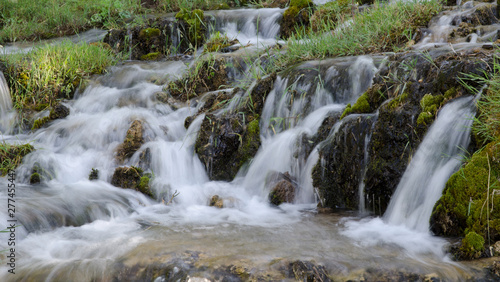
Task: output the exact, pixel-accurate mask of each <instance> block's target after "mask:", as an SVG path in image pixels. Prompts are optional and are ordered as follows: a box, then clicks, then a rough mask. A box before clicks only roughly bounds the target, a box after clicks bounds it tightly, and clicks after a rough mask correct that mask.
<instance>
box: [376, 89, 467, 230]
mask: <svg viewBox="0 0 500 282" xmlns="http://www.w3.org/2000/svg"><path fill="white" fill-rule="evenodd" d="M473 100H474V97H466V98H461V99H457V100H456V101H453V102H451V103H449V104H447V105H446V106H445V107H443V109H442V110H441V111H440V112H439V115H438V117H437V119H436V121H435V122H434V123H433V124H432V126H431V127H430V128H429V131H428V132H427V135H426V136H425V138H424V140H423V141H422V143H421V144H420V146H419V147H418V149H417V152H416V153H415V156H414V157H413V159H412V160H411V162H410V164H409V165H408V168H407V169H406V171H405V173H404V174H403V177H402V179H401V181H400V182H399V185H398V187H397V189H396V192H395V193H394V195H393V196H392V199H391V202H390V203H389V207H388V208H387V211H386V213H385V215H384V219H385V220H386V221H387V222H388V223H390V224H396V225H399V224H404V225H406V226H407V227H409V228H411V229H415V230H418V231H422V232H426V231H428V230H429V218H430V216H431V213H432V208H433V207H434V204H435V203H436V202H437V200H438V199H439V197H441V194H442V191H443V189H444V186H445V184H446V181H448V178H450V176H451V175H452V174H453V173H454V172H455V171H456V170H457V169H458V167H459V166H460V163H461V162H462V156H461V154H462V153H463V150H464V149H465V148H467V146H468V145H469V141H470V130H471V126H472V122H473V117H474V113H475V110H476V109H475V104H474V102H473Z"/></svg>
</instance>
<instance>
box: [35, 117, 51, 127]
mask: <svg viewBox="0 0 500 282" xmlns="http://www.w3.org/2000/svg"><path fill="white" fill-rule="evenodd" d="M49 121H50V118H49V117H43V118H39V119H37V120H35V122H34V123H33V127H32V128H31V130H37V129H39V128H41V127H42V126H44V125H45V124H46V123H47V122H49Z"/></svg>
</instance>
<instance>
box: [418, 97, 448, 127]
mask: <svg viewBox="0 0 500 282" xmlns="http://www.w3.org/2000/svg"><path fill="white" fill-rule="evenodd" d="M443 101H444V96H443V95H435V96H434V95H432V94H425V95H424V97H422V100H420V107H421V108H422V112H421V113H420V114H419V115H418V118H417V124H430V123H432V121H433V120H434V117H435V116H436V113H437V110H438V109H439V108H440V107H441V105H442V104H443Z"/></svg>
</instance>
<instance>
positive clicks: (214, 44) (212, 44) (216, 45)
mask: <svg viewBox="0 0 500 282" xmlns="http://www.w3.org/2000/svg"><path fill="white" fill-rule="evenodd" d="M237 42H238V41H237V40H235V39H230V38H229V37H228V36H227V34H222V33H220V32H219V31H217V32H216V33H214V34H212V36H210V39H209V40H208V41H207V42H206V43H205V51H206V52H218V51H219V50H221V49H223V48H226V47H228V46H231V45H233V44H236V43H237Z"/></svg>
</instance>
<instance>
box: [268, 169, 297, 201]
mask: <svg viewBox="0 0 500 282" xmlns="http://www.w3.org/2000/svg"><path fill="white" fill-rule="evenodd" d="M266 182H268V183H267V185H269V182H270V183H271V184H270V185H271V186H272V187H273V188H272V189H271V192H270V193H269V202H271V204H273V205H275V206H279V205H281V204H282V203H293V201H294V200H295V190H296V189H297V182H296V181H295V179H293V178H292V176H290V174H289V173H288V172H285V173H277V174H274V175H273V176H270V177H267V178H266Z"/></svg>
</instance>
